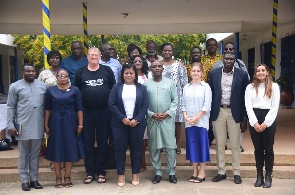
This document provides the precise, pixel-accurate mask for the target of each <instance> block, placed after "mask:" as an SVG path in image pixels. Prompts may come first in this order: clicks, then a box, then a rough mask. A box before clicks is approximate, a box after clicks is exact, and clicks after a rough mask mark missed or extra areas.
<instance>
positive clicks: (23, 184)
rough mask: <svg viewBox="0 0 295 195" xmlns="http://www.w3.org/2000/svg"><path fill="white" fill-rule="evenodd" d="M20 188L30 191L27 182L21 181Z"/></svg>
mask: <svg viewBox="0 0 295 195" xmlns="http://www.w3.org/2000/svg"><path fill="white" fill-rule="evenodd" d="M22 189H23V191H30V190H31V188H30V184H29V182H26V183H22Z"/></svg>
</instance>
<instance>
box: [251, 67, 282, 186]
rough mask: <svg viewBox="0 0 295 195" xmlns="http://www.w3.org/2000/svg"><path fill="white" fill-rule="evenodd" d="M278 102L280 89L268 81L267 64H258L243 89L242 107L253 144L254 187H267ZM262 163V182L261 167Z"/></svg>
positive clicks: (271, 164) (270, 79)
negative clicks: (248, 124)
mask: <svg viewBox="0 0 295 195" xmlns="http://www.w3.org/2000/svg"><path fill="white" fill-rule="evenodd" d="M279 104H280V89H279V86H278V84H276V83H273V82H272V76H271V75H270V71H269V68H268V66H266V65H265V64H259V65H257V66H256V67H255V69H254V75H253V82H252V83H251V84H249V85H248V86H247V88H246V92H245V106H246V110H247V114H248V118H249V123H250V127H249V129H250V135H251V139H252V142H253V145H254V150H255V151H254V154H255V161H256V169H257V180H256V182H255V184H254V186H255V187H260V186H262V185H263V187H264V188H270V187H271V184H272V171H273V164H274V152H273V144H274V137H275V133H276V117H277V113H278V109H279ZM264 165H265V170H266V174H265V181H264V177H263V166H264Z"/></svg>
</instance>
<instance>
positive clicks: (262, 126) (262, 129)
mask: <svg viewBox="0 0 295 195" xmlns="http://www.w3.org/2000/svg"><path fill="white" fill-rule="evenodd" d="M260 128H261V131H264V130H265V129H266V128H267V126H266V124H265V123H262V124H261V125H260Z"/></svg>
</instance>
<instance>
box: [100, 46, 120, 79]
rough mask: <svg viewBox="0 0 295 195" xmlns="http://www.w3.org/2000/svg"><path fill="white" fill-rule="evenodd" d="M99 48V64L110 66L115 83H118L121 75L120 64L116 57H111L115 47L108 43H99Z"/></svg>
mask: <svg viewBox="0 0 295 195" xmlns="http://www.w3.org/2000/svg"><path fill="white" fill-rule="evenodd" d="M99 49H100V51H101V59H100V60H99V64H102V65H105V66H108V67H110V68H111V69H112V71H113V73H114V76H115V80H116V83H118V82H119V80H120V76H121V71H122V66H121V64H120V62H119V61H118V60H117V59H115V58H113V53H114V51H115V49H114V48H113V47H112V46H111V45H110V44H108V43H103V44H101V46H100V48H99Z"/></svg>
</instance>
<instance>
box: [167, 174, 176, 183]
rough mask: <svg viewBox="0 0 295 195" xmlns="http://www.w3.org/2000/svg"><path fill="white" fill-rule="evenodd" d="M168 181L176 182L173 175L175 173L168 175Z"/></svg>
mask: <svg viewBox="0 0 295 195" xmlns="http://www.w3.org/2000/svg"><path fill="white" fill-rule="evenodd" d="M169 181H170V183H174V184H176V183H177V178H176V177H175V175H169Z"/></svg>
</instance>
